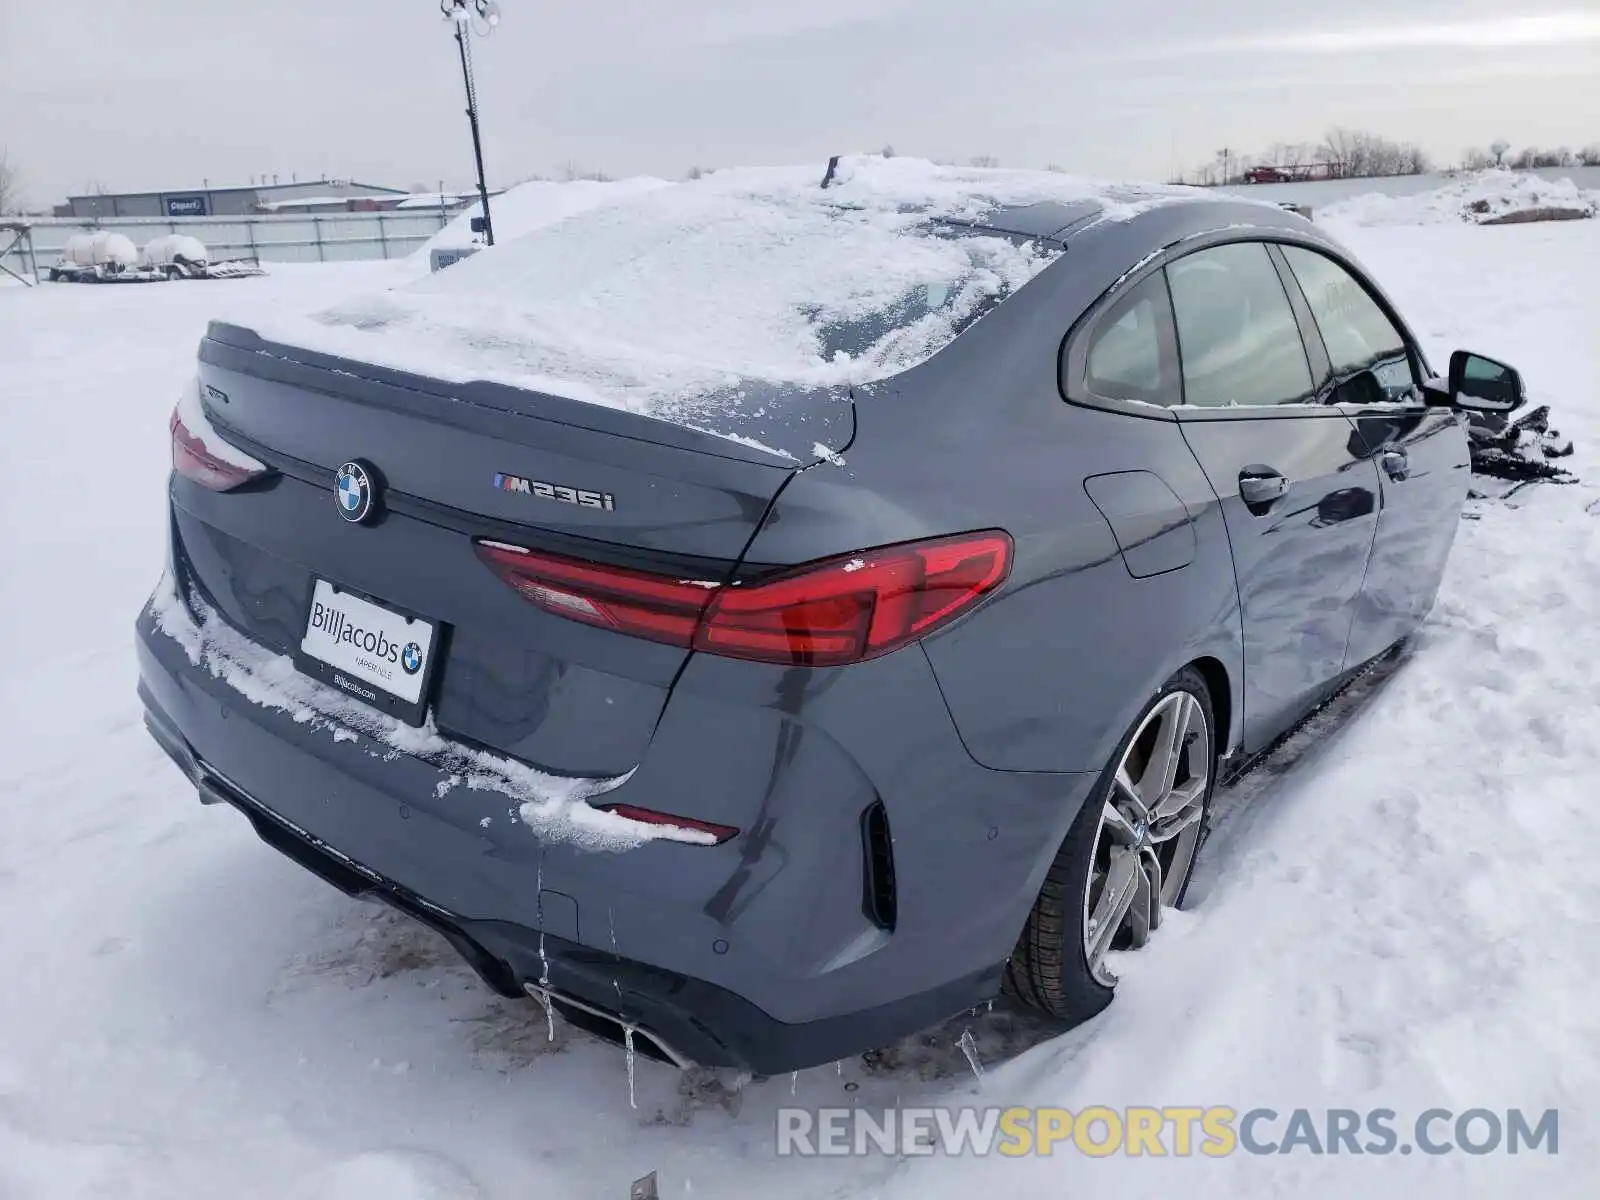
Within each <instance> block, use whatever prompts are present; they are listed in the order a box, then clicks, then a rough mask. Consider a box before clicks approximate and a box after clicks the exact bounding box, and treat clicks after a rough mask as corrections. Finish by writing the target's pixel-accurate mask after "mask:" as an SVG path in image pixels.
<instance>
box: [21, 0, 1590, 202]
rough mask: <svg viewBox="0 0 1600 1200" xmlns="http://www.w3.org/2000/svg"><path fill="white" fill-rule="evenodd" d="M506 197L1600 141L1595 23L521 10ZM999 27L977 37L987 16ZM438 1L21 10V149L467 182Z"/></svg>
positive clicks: (632, 2)
mask: <svg viewBox="0 0 1600 1200" xmlns="http://www.w3.org/2000/svg"><path fill="white" fill-rule="evenodd" d="M500 2H501V5H502V8H503V10H504V19H503V21H502V22H501V25H500V27H499V28H498V29H497V30H496V31H495V32H494V33H493V35H492V36H489V37H486V38H478V39H475V40H474V43H473V49H474V53H475V56H476V62H477V73H478V84H479V93H480V103H481V107H482V110H483V122H484V136H485V143H486V155H487V159H488V169H489V174H490V182H491V183H497V184H504V183H510V182H512V181H515V180H518V179H521V178H524V177H526V176H528V175H531V174H534V173H546V174H552V173H556V172H559V171H560V170H561V169H562V168H563V167H564V166H565V165H566V164H568V163H575V164H577V165H579V166H580V167H582V168H585V169H589V170H593V169H603V170H605V171H607V172H609V173H611V174H613V175H620V174H636V173H651V174H660V175H665V176H667V177H671V178H676V177H679V176H681V175H682V174H683V172H684V171H685V170H686V169H687V168H688V167H690V166H692V165H706V166H714V165H730V164H735V163H774V162H786V161H797V160H800V161H803V160H818V161H822V160H824V159H825V158H826V156H827V155H828V154H829V153H836V152H852V151H857V150H869V149H877V148H879V147H881V146H883V145H884V144H885V143H892V144H893V145H894V146H895V147H896V149H897V150H898V151H899V152H901V153H909V154H919V155H924V156H927V157H932V158H950V159H961V160H965V159H967V158H970V157H971V156H973V155H977V154H990V155H994V156H996V157H998V158H999V159H1000V160H1001V161H1002V162H1003V163H1004V164H1005V165H1007V166H1013V165H1014V166H1024V165H1033V166H1044V165H1046V164H1050V163H1055V164H1059V165H1061V166H1064V167H1066V168H1067V169H1069V170H1072V171H1075V172H1079V173H1083V174H1092V175H1102V176H1114V177H1123V178H1156V177H1163V178H1164V177H1166V176H1167V174H1168V173H1169V172H1170V171H1171V170H1172V168H1173V167H1174V166H1175V165H1181V166H1188V167H1192V166H1194V165H1196V164H1197V163H1200V162H1202V161H1205V160H1207V159H1209V158H1211V157H1212V156H1213V155H1214V153H1215V151H1216V150H1217V149H1218V148H1220V147H1223V146H1228V147H1231V148H1232V149H1234V150H1235V151H1236V152H1238V151H1244V152H1252V151H1255V150H1259V149H1262V148H1264V147H1266V146H1267V145H1268V144H1270V143H1272V142H1274V141H1298V140H1309V139H1315V138H1316V137H1317V136H1318V135H1320V134H1321V132H1322V131H1323V130H1324V129H1326V128H1327V127H1330V126H1333V125H1345V126H1351V127H1357V128H1364V129H1370V130H1373V131H1374V132H1378V133H1382V134H1384V135H1386V136H1389V137H1392V138H1395V139H1397V140H1412V141H1417V142H1419V143H1421V144H1422V145H1423V146H1424V147H1426V148H1427V149H1428V150H1430V151H1431V152H1433V153H1434V154H1435V155H1436V156H1438V157H1440V158H1441V159H1446V160H1453V159H1454V158H1455V157H1457V156H1458V155H1459V154H1460V152H1461V150H1462V149H1463V148H1464V147H1466V146H1469V145H1485V144H1487V143H1489V142H1491V141H1493V140H1494V139H1496V138H1499V137H1503V138H1506V139H1508V140H1509V141H1511V142H1512V143H1513V144H1515V145H1519V146H1520V145H1524V144H1529V143H1535V144H1540V145H1562V144H1565V145H1569V146H1572V147H1574V148H1576V147H1579V146H1582V145H1585V144H1590V143H1594V142H1600V0H1552V2H1551V3H1550V4H1549V5H1548V6H1545V5H1542V3H1541V0H1522V2H1519V0H1340V2H1339V3H1328V2H1326V0H1323V2H1317V0H1227V2H1226V3H1222V2H1217V0H1212V2H1209V3H1208V2H1206V0H1142V2H1140V0H1098V2H1091V0H541V2H540V3H533V2H531V0H500ZM980 14H981V15H980ZM462 108H463V102H462V94H461V79H460V73H459V67H458V64H457V61H456V58H455V46H454V43H453V42H452V41H451V40H450V38H449V36H448V29H447V27H446V24H445V22H444V21H443V20H442V18H441V16H440V14H439V11H438V4H437V0H258V2H250V0H160V2H158V0H0V146H3V147H8V148H9V151H10V157H11V159H12V161H13V163H14V164H15V165H17V166H18V167H20V168H21V170H22V172H23V175H24V185H25V195H26V196H27V198H28V199H29V200H31V201H32V202H33V203H35V204H42V203H48V202H51V201H55V200H59V199H60V198H61V197H62V196H63V195H65V194H66V193H67V192H68V191H81V190H83V189H84V188H85V187H86V186H87V185H88V184H90V183H91V182H98V183H101V184H104V185H106V186H107V187H109V188H111V189H112V190H117V191H124V190H137V189H152V190H155V189H167V188H170V189H178V188H185V187H193V186H197V185H199V184H200V183H201V181H202V180H209V181H210V183H211V184H212V186H217V185H221V184H230V183H246V182H248V181H249V179H250V177H251V176H260V175H262V174H263V173H265V174H269V175H270V174H277V175H279V176H280V177H281V178H282V179H283V180H285V181H287V180H288V179H289V177H290V176H291V174H296V175H298V176H299V177H300V178H301V179H304V178H307V177H312V176H320V175H324V174H325V175H329V176H334V177H348V178H354V179H358V180H361V181H364V182H371V183H382V184H390V185H394V186H399V187H406V186H410V185H413V184H426V185H427V186H428V187H429V188H432V187H434V186H436V185H437V183H438V182H439V181H440V180H441V179H442V180H444V181H446V183H447V184H448V185H449V186H457V185H462V184H466V183H468V182H469V181H470V179H471V174H472V163H471V148H470V142H469V139H468V132H467V124H466V118H465V115H464V114H463V111H462Z"/></svg>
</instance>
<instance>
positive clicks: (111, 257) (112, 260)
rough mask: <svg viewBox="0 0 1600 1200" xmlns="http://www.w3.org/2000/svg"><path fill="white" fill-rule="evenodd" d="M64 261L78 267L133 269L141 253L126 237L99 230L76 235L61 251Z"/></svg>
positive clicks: (107, 230)
mask: <svg viewBox="0 0 1600 1200" xmlns="http://www.w3.org/2000/svg"><path fill="white" fill-rule="evenodd" d="M61 257H62V259H63V261H65V262H67V263H70V264H72V265H73V266H77V267H117V268H124V267H133V266H137V265H138V262H139V251H138V250H136V249H135V248H134V245H133V243H132V242H130V241H129V240H128V239H127V237H126V236H124V235H123V234H120V233H112V232H111V231H110V230H109V229H99V230H96V231H95V232H93V233H78V234H74V235H73V236H72V237H71V238H69V239H68V240H67V245H66V248H65V249H64V250H62V251H61Z"/></svg>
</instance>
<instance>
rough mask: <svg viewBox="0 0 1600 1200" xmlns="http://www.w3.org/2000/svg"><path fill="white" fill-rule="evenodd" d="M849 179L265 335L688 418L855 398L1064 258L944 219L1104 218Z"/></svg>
mask: <svg viewBox="0 0 1600 1200" xmlns="http://www.w3.org/2000/svg"><path fill="white" fill-rule="evenodd" d="M838 179H839V182H837V183H836V184H835V186H832V187H829V188H827V189H822V188H821V187H819V186H818V183H819V181H820V172H819V171H817V170H816V169H815V168H813V167H809V166H808V167H805V168H775V169H751V170H738V171H724V172H718V173H716V174H715V175H712V176H709V177H707V178H704V179H702V180H698V181H696V182H693V183H684V184H676V185H673V186H670V187H664V188H661V189H658V190H656V191H653V192H650V193H648V194H646V195H643V196H640V197H637V198H635V199H631V200H625V201H622V202H619V203H616V204H613V205H608V206H606V207H605V208H602V209H596V210H591V211H589V212H585V213H581V214H579V215H576V216H573V217H570V218H568V219H566V220H564V221H560V222H558V223H556V224H554V225H551V226H548V227H545V228H542V229H539V230H536V231H534V232H532V233H529V234H527V235H526V236H524V237H520V238H517V239H514V240H512V241H510V242H506V243H502V244H501V245H498V246H496V247H494V248H492V249H490V250H486V251H484V252H482V253H480V254H478V255H476V256H474V257H473V258H471V259H468V260H466V261H464V262H461V263H458V264H456V265H455V266H452V267H449V268H448V269H446V270H444V271H441V272H439V273H438V274H436V275H432V276H429V277H428V278H426V279H423V280H420V281H418V282H415V283H413V284H410V285H408V286H406V287H403V288H399V289H396V290H394V291H391V292H387V293H384V294H381V295H378V296H374V297H367V298H364V299H361V300H358V301H355V302H351V303H345V304H341V305H339V306H338V307H336V308H333V309H329V310H327V311H326V312H323V313H320V314H317V315H316V316H314V317H311V318H299V319H289V320H285V321H281V322H280V323H279V324H278V325H277V326H276V327H274V328H271V329H268V328H262V329H261V330H260V332H262V333H263V334H265V335H266V336H268V337H272V338H276V339H278V340H283V341H288V342H291V343H295V344H299V345H302V346H305V347H307V348H309V349H314V350H324V351H327V352H330V353H335V354H340V355H343V356H346V357H350V358H353V359H356V360H358V361H368V362H375V363H379V364H381V365H385V366H392V367H396V368H399V369H401V370H407V371H414V372H417V373H420V374H425V375H430V376H433V377H436V378H440V379H445V380H451V381H466V380H472V379H489V380H493V381H497V382H502V383H509V384H512V385H515V386H520V387H528V388H533V389H535V390H539V391H546V392H552V393H556V394H560V395H565V396H569V397H572V398H574V399H578V400H586V401H590V402H594V403H599V404H606V405H610V406H613V407H620V408H625V409H629V410H632V411H636V412H642V413H647V414H650V415H655V416H666V417H674V416H676V417H679V418H680V419H682V418H685V417H687V416H688V415H689V414H694V415H696V416H699V415H703V413H704V412H705V410H706V405H705V403H704V401H706V400H710V399H717V400H718V402H728V403H737V399H736V395H737V392H738V389H739V388H740V386H741V385H743V384H745V383H750V382H760V383H770V384H779V385H794V386H801V387H820V386H830V385H838V384H851V383H862V382H867V381H871V380H876V379H882V378H884V377H886V376H888V375H892V374H895V373H898V372H900V371H903V370H905V369H906V368H908V367H911V366H914V365H915V364H917V363H918V362H921V361H923V360H925V359H926V358H928V357H929V356H930V355H932V354H934V353H935V352H937V351H938V350H939V349H940V348H942V347H943V346H945V345H946V344H948V343H949V341H950V340H951V339H952V338H954V337H955V336H956V335H957V334H958V333H959V332H960V331H961V330H962V329H963V328H964V327H965V326H967V325H969V324H970V323H971V322H972V321H973V320H975V319H977V318H978V317H980V316H981V315H982V314H983V313H984V312H985V311H987V310H988V309H990V308H992V307H993V305H994V304H995V303H997V302H998V301H1000V300H1001V299H1003V298H1004V297H1006V296H1008V295H1009V294H1011V293H1012V292H1014V291H1016V290H1017V289H1018V288H1019V287H1021V286H1022V285H1023V284H1024V283H1026V282H1027V281H1028V280H1030V279H1032V278H1033V277H1034V276H1035V275H1037V274H1038V273H1039V272H1040V271H1041V270H1043V269H1044V268H1045V267H1046V266H1047V265H1049V263H1050V261H1051V260H1052V258H1053V256H1054V254H1055V251H1054V250H1052V249H1049V248H1046V246H1044V245H1043V244H1041V243H1038V242H1034V241H1029V240H1027V239H1023V238H1018V237H1014V236H1007V235H1001V234H994V233H988V232H985V231H982V230H978V229H970V228H968V229H955V228H952V227H951V225H950V224H949V221H950V220H951V219H954V220H957V221H961V220H967V221H971V220H973V219H979V218H982V217H983V216H984V214H986V213H990V212H992V211H994V210H995V209H997V208H1002V207H1009V206H1013V205H1021V204H1031V203H1035V202H1038V201H1042V200H1057V201H1063V202H1066V201H1073V200H1082V199H1086V198H1093V199H1097V200H1102V201H1106V200H1107V192H1106V190H1105V187H1104V185H1095V184H1092V183H1088V182H1085V181H1082V180H1076V179H1073V178H1072V177H1069V176H1064V175H1057V174H1051V173H1048V172H1032V171H996V170H961V169H953V168H941V167H935V166H933V165H932V164H928V163H923V162H918V161H915V160H903V159H892V160H884V159H871V158H868V159H852V160H847V161H846V162H845V163H844V164H842V166H841V170H840V172H839V176H838ZM1108 203H1109V202H1108ZM1110 207H1111V208H1113V209H1114V208H1115V207H1116V206H1115V204H1114V203H1110Z"/></svg>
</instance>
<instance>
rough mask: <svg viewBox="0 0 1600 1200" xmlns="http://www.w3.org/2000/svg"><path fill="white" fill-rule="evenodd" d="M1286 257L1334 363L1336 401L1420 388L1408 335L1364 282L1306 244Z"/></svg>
mask: <svg viewBox="0 0 1600 1200" xmlns="http://www.w3.org/2000/svg"><path fill="white" fill-rule="evenodd" d="M1283 257H1284V259H1285V261H1287V262H1288V264H1289V269H1290V270H1291V271H1293V272H1294V277H1295V281H1296V282H1297V283H1299V285H1300V290H1301V292H1303V293H1304V294H1305V298H1306V303H1307V304H1308V305H1309V306H1310V307H1311V315H1312V317H1314V318H1315V319H1316V322H1317V330H1318V331H1319V332H1320V333H1321V334H1322V342H1323V345H1325V346H1326V347H1327V348H1328V359H1329V361H1330V362H1331V363H1332V365H1333V375H1334V394H1333V397H1332V399H1333V401H1334V402H1335V403H1357V404H1359V403H1374V402H1376V403H1384V402H1387V403H1394V402H1396V401H1403V400H1407V399H1409V398H1411V396H1412V395H1413V394H1414V393H1415V391H1416V386H1417V382H1418V381H1417V378H1416V372H1415V370H1414V368H1413V367H1412V362H1411V354H1410V351H1409V350H1408V349H1407V348H1406V339H1405V335H1404V334H1402V333H1401V332H1400V330H1399V329H1397V328H1396V327H1395V324H1394V322H1393V321H1391V320H1390V319H1389V316H1388V314H1387V313H1385V312H1384V311H1383V309H1382V308H1381V307H1380V306H1379V304H1378V302H1377V301H1376V300H1374V299H1373V298H1372V293H1370V292H1369V291H1367V289H1366V288H1364V287H1363V286H1362V285H1361V283H1360V282H1359V281H1358V280H1357V279H1356V278H1355V277H1354V276H1353V275H1351V274H1350V272H1349V271H1346V270H1345V269H1344V268H1343V267H1341V266H1340V265H1339V264H1338V263H1336V262H1334V261H1333V260H1332V259H1331V258H1328V257H1326V256H1325V255H1321V254H1318V253H1316V251H1314V250H1306V249H1304V248H1302V247H1300V246H1284V247H1283Z"/></svg>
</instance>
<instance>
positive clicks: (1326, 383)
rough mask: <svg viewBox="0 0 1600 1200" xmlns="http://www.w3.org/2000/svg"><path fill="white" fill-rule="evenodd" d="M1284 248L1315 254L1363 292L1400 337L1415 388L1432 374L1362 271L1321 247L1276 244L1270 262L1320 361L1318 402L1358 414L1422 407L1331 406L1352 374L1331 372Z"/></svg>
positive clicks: (1377, 403)
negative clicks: (1335, 396) (1319, 400)
mask: <svg viewBox="0 0 1600 1200" xmlns="http://www.w3.org/2000/svg"><path fill="white" fill-rule="evenodd" d="M1285 245H1288V246H1292V247H1294V248H1295V249H1297V250H1302V251H1304V252H1305V253H1307V254H1315V255H1318V256H1320V257H1322V258H1325V259H1327V260H1328V261H1329V262H1331V263H1332V264H1333V265H1334V266H1336V267H1338V268H1339V269H1340V270H1341V271H1343V272H1344V273H1345V274H1346V275H1348V276H1349V277H1350V279H1351V280H1352V281H1353V282H1354V283H1355V285H1356V286H1357V287H1359V288H1360V289H1361V290H1362V291H1363V292H1365V293H1366V295H1367V299H1369V300H1371V301H1372V302H1373V303H1374V304H1375V305H1377V306H1378V311H1379V312H1380V313H1382V314H1383V316H1384V319H1385V320H1387V321H1388V322H1389V324H1390V325H1392V326H1394V328H1395V330H1396V331H1397V332H1398V333H1399V334H1400V341H1401V345H1402V348H1403V349H1404V350H1405V352H1406V357H1407V358H1408V359H1410V360H1411V373H1412V376H1413V377H1414V378H1415V379H1416V380H1417V383H1416V386H1417V387H1418V388H1419V389H1420V388H1421V386H1422V383H1423V382H1425V381H1426V380H1427V379H1428V378H1429V377H1430V375H1431V374H1432V371H1431V370H1430V368H1429V366H1428V360H1427V358H1426V357H1425V356H1424V355H1423V353H1422V347H1421V346H1419V345H1418V344H1417V340H1416V338H1415V337H1414V336H1413V335H1412V333H1411V330H1410V329H1409V328H1407V327H1406V323H1405V322H1404V321H1402V320H1401V319H1400V316H1399V314H1398V313H1396V312H1395V311H1394V308H1393V306H1392V305H1390V304H1389V303H1388V302H1387V300H1386V298H1385V297H1384V296H1383V295H1382V294H1380V293H1379V292H1378V291H1376V290H1375V288H1376V285H1375V284H1374V283H1373V282H1372V281H1371V280H1370V279H1368V278H1367V277H1366V275H1365V273H1364V272H1362V271H1360V270H1358V269H1357V268H1356V267H1354V266H1353V265H1352V264H1350V263H1348V262H1346V261H1344V260H1343V259H1342V258H1340V257H1339V256H1338V255H1336V254H1332V253H1330V252H1329V251H1328V250H1327V249H1326V248H1324V247H1321V246H1308V245H1304V244H1302V243H1300V242H1280V243H1277V244H1274V245H1273V246H1271V247H1270V248H1269V249H1270V252H1271V254H1272V257H1273V261H1274V262H1276V263H1278V264H1279V267H1278V271H1279V274H1281V275H1282V276H1283V281H1284V287H1285V289H1286V290H1288V291H1289V294H1290V297H1291V303H1295V302H1297V303H1296V304H1295V308H1296V311H1295V315H1296V316H1297V317H1298V318H1299V319H1300V322H1301V330H1300V336H1301V338H1302V340H1304V341H1305V343H1306V348H1307V350H1310V349H1311V348H1312V347H1313V346H1314V347H1315V349H1316V352H1317V357H1318V358H1319V359H1320V361H1321V364H1322V365H1321V371H1322V374H1321V376H1320V380H1319V382H1318V383H1317V395H1318V396H1319V397H1321V398H1322V401H1321V402H1322V403H1324V404H1329V405H1330V407H1333V408H1337V409H1343V410H1358V411H1362V412H1366V411H1370V410H1371V409H1374V408H1379V409H1384V410H1386V411H1392V410H1397V409H1406V410H1410V409H1417V408H1425V407H1426V404H1425V403H1424V402H1422V401H1420V400H1419V401H1417V402H1416V403H1410V402H1407V401H1403V400H1386V401H1373V402H1372V403H1369V404H1331V403H1330V402H1329V400H1328V399H1327V397H1329V396H1332V394H1333V391H1334V389H1335V388H1337V387H1338V386H1339V384H1340V383H1342V382H1344V380H1346V379H1349V378H1351V377H1352V375H1353V373H1351V374H1346V375H1343V376H1340V375H1339V374H1338V372H1337V371H1335V370H1334V366H1333V356H1332V355H1331V354H1329V353H1328V343H1327V340H1326V338H1325V337H1324V336H1323V333H1322V326H1321V325H1320V324H1318V322H1317V314H1316V313H1315V312H1314V311H1312V308H1311V301H1309V300H1307V299H1306V296H1305V288H1304V287H1303V286H1302V285H1301V283H1300V277H1299V276H1298V275H1296V274H1295V270H1294V264H1293V263H1291V262H1290V261H1289V256H1288V255H1286V254H1285V253H1284V252H1283V249H1282V247H1283V246H1285Z"/></svg>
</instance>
